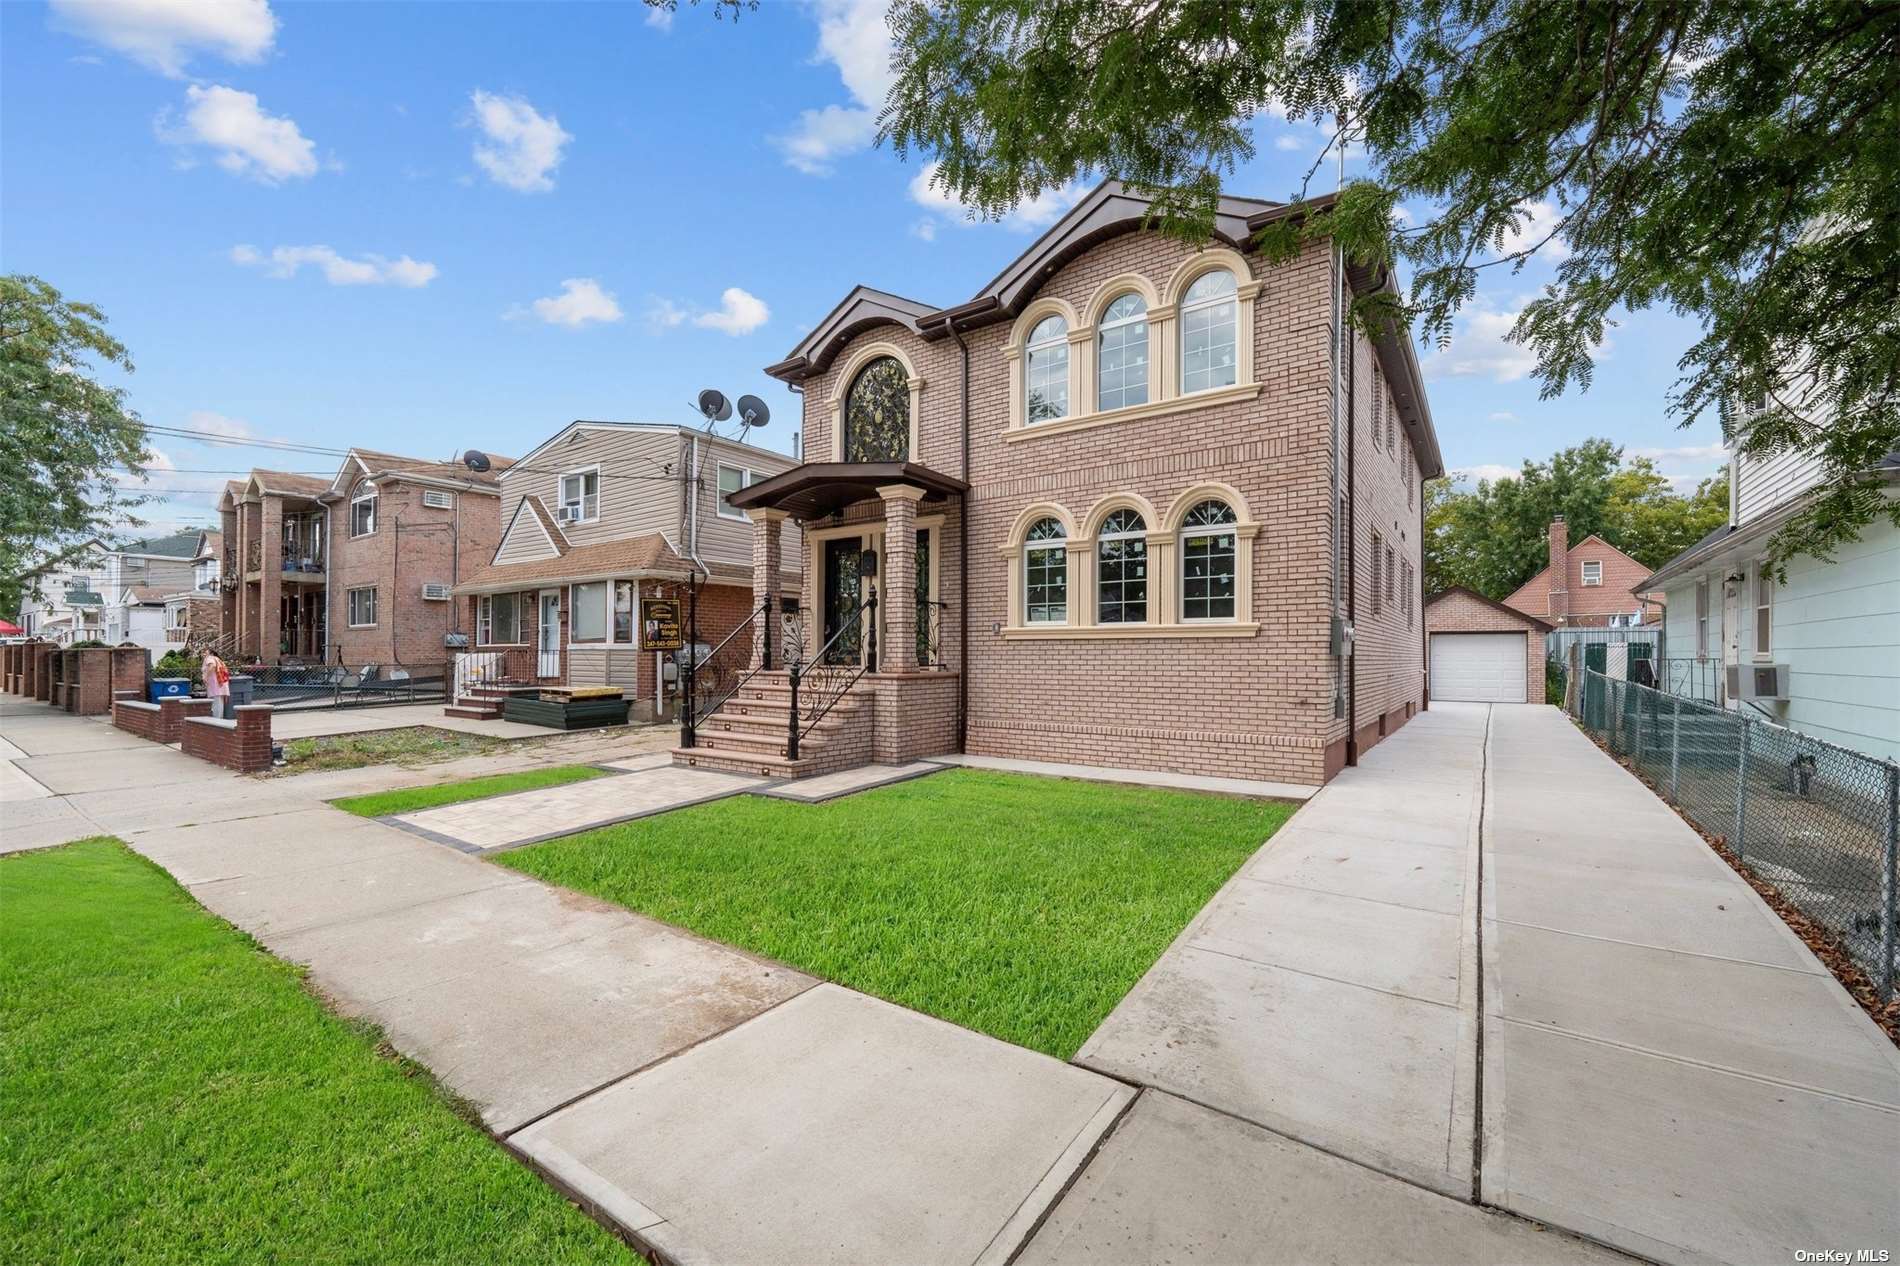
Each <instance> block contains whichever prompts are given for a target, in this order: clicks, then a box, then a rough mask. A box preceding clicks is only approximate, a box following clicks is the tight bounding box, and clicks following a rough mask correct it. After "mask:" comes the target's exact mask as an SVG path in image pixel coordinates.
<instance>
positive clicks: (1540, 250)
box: [1502, 199, 1570, 264]
mask: <svg viewBox="0 0 1900 1266" xmlns="http://www.w3.org/2000/svg"><path fill="white" fill-rule="evenodd" d="M1517 211H1518V213H1519V214H1520V215H1521V216H1523V217H1524V218H1523V219H1521V220H1520V221H1519V222H1518V226H1517V227H1516V228H1514V229H1510V230H1507V231H1506V232H1505V234H1504V250H1503V252H1502V254H1505V255H1513V254H1516V253H1517V252H1518V251H1525V250H1530V249H1531V248H1533V247H1536V248H1537V250H1536V258H1538V259H1544V260H1549V261H1550V262H1551V263H1553V264H1555V263H1558V262H1560V261H1562V260H1565V259H1568V258H1569V257H1570V243H1568V242H1566V241H1564V239H1563V238H1562V237H1561V236H1559V237H1551V236H1550V234H1551V231H1552V230H1554V229H1555V228H1556V227H1557V225H1558V224H1560V223H1562V221H1563V218H1564V217H1563V213H1562V212H1561V211H1559V210H1558V209H1557V208H1556V207H1555V206H1553V205H1551V204H1550V203H1549V202H1546V201H1543V200H1542V199H1539V200H1538V201H1536V202H1527V203H1525V204H1524V205H1523V206H1520V207H1518V208H1517ZM1547 237H1548V238H1550V240H1549V241H1547V242H1546V241H1545V240H1544V239H1545V238H1547ZM1539 243H1542V245H1541V246H1540V245H1539Z"/></svg>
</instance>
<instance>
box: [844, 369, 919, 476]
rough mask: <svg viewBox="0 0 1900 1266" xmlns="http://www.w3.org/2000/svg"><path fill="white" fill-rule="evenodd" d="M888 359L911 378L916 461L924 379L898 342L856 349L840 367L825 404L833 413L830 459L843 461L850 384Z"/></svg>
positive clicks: (912, 449) (913, 456) (912, 446)
mask: <svg viewBox="0 0 1900 1266" xmlns="http://www.w3.org/2000/svg"><path fill="white" fill-rule="evenodd" d="M885 356H889V357H890V358H891V359H892V360H895V361H896V362H897V363H898V364H900V365H902V366H903V367H904V372H905V373H906V374H908V375H910V380H909V385H910V460H911V461H913V462H914V461H916V460H917V452H918V450H917V434H918V432H917V425H918V419H919V418H920V417H921V416H922V414H923V408H924V385H925V383H924V379H923V377H922V376H921V375H919V374H918V372H917V364H916V362H915V361H913V360H912V359H911V357H910V353H908V352H906V351H905V350H904V349H903V348H901V347H899V346H898V345H897V344H895V343H886V342H881V341H880V342H874V343H866V344H865V345H864V346H862V347H859V348H855V349H853V351H852V353H851V355H850V356H849V357H847V358H846V359H845V362H844V364H843V365H842V366H840V367H839V370H838V374H837V377H836V378H834V379H833V380H832V392H831V397H830V398H829V399H828V400H826V402H825V403H826V404H827V405H828V406H829V408H830V412H831V442H830V444H829V445H828V447H829V448H830V450H831V460H832V461H834V462H841V461H843V460H844V406H845V397H846V396H847V395H849V394H850V391H851V384H852V383H854V382H856V381H857V380H858V373H859V371H861V370H862V369H863V368H864V367H865V366H866V365H869V364H870V363H871V362H872V361H874V360H878V359H879V358H881V357H885Z"/></svg>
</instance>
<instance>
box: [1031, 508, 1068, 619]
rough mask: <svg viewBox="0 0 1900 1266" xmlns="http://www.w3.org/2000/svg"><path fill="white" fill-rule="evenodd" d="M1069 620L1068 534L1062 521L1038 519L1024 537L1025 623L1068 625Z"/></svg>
mask: <svg viewBox="0 0 1900 1266" xmlns="http://www.w3.org/2000/svg"><path fill="white" fill-rule="evenodd" d="M1068 619H1069V542H1068V533H1067V532H1066V531H1065V530H1064V529H1063V527H1062V522H1061V520H1059V519H1055V518H1047V519H1037V520H1036V521H1035V522H1034V523H1032V524H1030V525H1029V531H1028V532H1027V533H1025V534H1024V536H1023V620H1024V622H1025V623H1028V624H1066V623H1067V622H1068Z"/></svg>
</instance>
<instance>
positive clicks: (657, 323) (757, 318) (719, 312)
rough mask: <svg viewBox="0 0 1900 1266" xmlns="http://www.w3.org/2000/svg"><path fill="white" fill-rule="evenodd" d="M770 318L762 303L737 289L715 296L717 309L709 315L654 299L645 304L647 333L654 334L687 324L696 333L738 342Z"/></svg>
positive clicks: (760, 300) (733, 287) (701, 311)
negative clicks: (711, 332)
mask: <svg viewBox="0 0 1900 1266" xmlns="http://www.w3.org/2000/svg"><path fill="white" fill-rule="evenodd" d="M771 318H772V309H771V308H769V307H767V306H766V303H765V300H763V299H761V298H759V297H758V296H757V295H755V294H752V293H750V292H748V291H745V290H741V289H740V288H739V287H737V286H728V287H726V289H725V291H724V292H723V293H722V294H721V295H720V296H719V306H718V307H717V308H714V309H712V310H710V311H707V310H696V309H693V308H688V307H686V306H685V305H683V304H679V303H675V302H674V301H673V300H671V299H667V298H663V297H661V296H658V295H655V296H654V297H653V298H652V299H651V300H650V301H649V302H648V304H647V316H646V320H647V329H649V330H650V331H652V332H653V333H655V334H663V333H665V332H666V331H667V330H671V329H677V328H678V327H679V326H682V325H685V324H687V323H689V322H690V323H691V324H692V325H694V326H695V327H697V328H698V329H702V330H718V331H719V332H720V333H721V334H730V335H732V337H734V338H738V337H739V336H741V335H744V334H750V333H752V331H754V330H756V329H758V328H759V327H760V326H762V325H764V324H765V323H766V322H767V321H769V320H771Z"/></svg>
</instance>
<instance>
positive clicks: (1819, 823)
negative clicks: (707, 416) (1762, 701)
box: [1567, 668, 1900, 1000]
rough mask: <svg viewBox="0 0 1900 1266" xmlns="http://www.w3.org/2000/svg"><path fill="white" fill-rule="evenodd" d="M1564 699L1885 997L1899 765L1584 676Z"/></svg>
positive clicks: (1889, 977) (1898, 876) (1889, 978)
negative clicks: (1827, 935)
mask: <svg viewBox="0 0 1900 1266" xmlns="http://www.w3.org/2000/svg"><path fill="white" fill-rule="evenodd" d="M1567 702H1568V707H1569V708H1570V712H1571V715H1572V716H1573V717H1575V718H1576V720H1577V721H1578V723H1579V724H1580V725H1582V726H1583V728H1584V729H1585V730H1587V731H1588V732H1589V733H1591V734H1592V735H1594V736H1596V737H1597V738H1598V739H1600V740H1602V742H1603V743H1604V744H1605V745H1606V746H1607V747H1608V748H1609V749H1610V751H1611V752H1612V753H1613V754H1614V755H1616V756H1619V757H1622V758H1624V759H1626V760H1628V761H1629V762H1630V763H1631V764H1632V765H1633V766H1635V767H1636V768H1637V769H1638V770H1639V771H1640V772H1641V773H1642V774H1643V775H1644V777H1646V778H1648V779H1649V781H1650V782H1651V784H1652V785H1654V786H1655V787H1656V788H1657V789H1658V790H1660V791H1661V793H1662V794H1663V796H1664V797H1665V798H1667V799H1668V801H1669V802H1670V803H1671V804H1673V805H1675V806H1676V808H1677V809H1678V810H1679V811H1680V812H1681V813H1682V814H1683V815H1684V816H1686V817H1687V818H1688V819H1689V820H1690V821H1692V822H1694V823H1695V824H1696V825H1697V826H1699V827H1701V828H1702V829H1703V830H1704V831H1706V832H1707V833H1709V834H1710V835H1719V836H1722V837H1723V838H1724V839H1725V841H1726V842H1727V844H1728V846H1729V848H1730V849H1731V850H1732V851H1733V852H1734V854H1735V856H1736V857H1737V858H1738V859H1739V860H1740V861H1741V862H1742V864H1743V865H1745V866H1746V867H1747V868H1748V870H1749V872H1750V873H1751V874H1753V875H1754V876H1756V877H1757V878H1759V879H1761V880H1764V881H1765V882H1767V883H1768V884H1769V885H1771V886H1772V887H1773V888H1774V889H1775V890H1776V891H1777V892H1779V893H1780V894H1781V895H1782V896H1783V897H1784V898H1786V899H1787V901H1788V902H1789V903H1790V904H1791V905H1793V906H1794V907H1795V908H1796V909H1798V910H1800V911H1801V912H1802V913H1803V914H1805V915H1807V916H1808V917H1809V918H1810V919H1812V920H1814V921H1815V922H1816V923H1817V924H1820V925H1821V926H1822V927H1824V928H1826V929H1827V930H1828V931H1829V932H1831V933H1833V934H1834V936H1835V937H1836V938H1837V939H1838V940H1839V941H1840V943H1841V945H1842V947H1843V948H1844V949H1846V951H1847V953H1848V955H1849V956H1850V957H1851V958H1852V959H1853V960H1854V962H1855V963H1857V964H1858V965H1859V966H1860V967H1861V969H1862V970H1864V971H1865V972H1866V973H1867V975H1868V977H1869V979H1871V980H1872V981H1873V982H1874V985H1875V987H1876V988H1877V989H1878V990H1879V991H1880V996H1881V998H1882V999H1883V1000H1884V999H1890V998H1892V997H1893V991H1894V986H1895V981H1896V964H1895V944H1894V936H1895V890H1896V885H1900V765H1896V764H1894V763H1893V762H1891V761H1880V760H1875V759H1874V758H1873V757H1871V756H1865V755H1862V754H1861V753H1859V752H1855V751H1850V750H1849V749H1847V748H1844V747H1837V746H1835V745H1834V744H1832V743H1827V742H1823V741H1821V740H1819V739H1815V738H1810V737H1809V736H1807V735H1805V734H1802V733H1800V732H1798V731H1796V730H1790V729H1787V728H1786V727H1784V726H1779V725H1773V724H1770V723H1768V722H1766V721H1759V720H1756V719H1754V718H1752V717H1748V716H1745V715H1743V714H1741V713H1739V712H1733V711H1730V710H1728V709H1725V708H1720V707H1716V706H1713V705H1710V704H1706V703H1700V702H1697V701H1695V700H1692V699H1684V698H1680V697H1678V696H1676V695H1672V694H1665V693H1663V692H1662V691H1659V690H1652V689H1650V688H1648V687H1646V686H1640V685H1637V684H1635V683H1633V682H1629V681H1622V680H1618V679H1616V678H1612V677H1609V676H1606V675H1605V674H1603V673H1600V672H1595V671H1592V670H1590V669H1588V668H1585V669H1583V670H1582V671H1580V672H1579V673H1578V679H1577V682H1576V688H1575V689H1573V690H1571V691H1570V692H1569V693H1568V700H1567Z"/></svg>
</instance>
